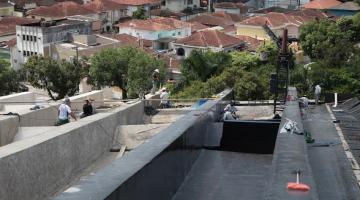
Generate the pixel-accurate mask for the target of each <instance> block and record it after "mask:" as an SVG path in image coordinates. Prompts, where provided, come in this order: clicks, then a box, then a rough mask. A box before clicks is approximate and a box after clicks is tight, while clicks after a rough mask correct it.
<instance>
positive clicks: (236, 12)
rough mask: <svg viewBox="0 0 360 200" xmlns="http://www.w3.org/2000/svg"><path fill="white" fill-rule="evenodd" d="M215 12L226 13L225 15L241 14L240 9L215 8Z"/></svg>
mask: <svg viewBox="0 0 360 200" xmlns="http://www.w3.org/2000/svg"><path fill="white" fill-rule="evenodd" d="M215 12H225V13H233V14H240V8H232V9H228V8H215Z"/></svg>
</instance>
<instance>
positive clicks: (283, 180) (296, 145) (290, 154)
mask: <svg viewBox="0 0 360 200" xmlns="http://www.w3.org/2000/svg"><path fill="white" fill-rule="evenodd" d="M288 95H289V96H291V97H292V99H293V100H291V101H287V102H286V107H285V110H284V112H283V116H282V120H281V123H280V128H279V132H278V135H277V138H276V143H275V150H274V154H273V161H272V166H271V172H270V180H269V182H268V185H267V187H266V190H267V191H266V193H265V195H266V196H265V199H266V200H279V199H286V200H293V199H312V200H315V199H318V194H317V190H316V185H315V181H314V177H313V174H312V171H311V167H310V163H309V158H308V151H307V147H306V142H305V139H304V136H303V135H297V134H287V133H280V129H281V127H283V125H284V124H285V123H286V119H290V120H292V121H295V122H296V123H297V125H298V128H299V129H300V131H301V132H302V131H303V130H304V129H303V123H302V119H301V115H300V108H299V102H298V100H297V92H296V88H292V87H291V88H289V91H288ZM298 169H300V170H301V175H300V181H301V182H302V183H305V184H307V185H309V186H310V187H311V190H310V191H309V192H302V193H296V192H295V193H293V192H289V191H288V190H287V188H286V187H287V183H288V182H295V181H296V175H295V174H294V173H293V172H294V171H295V170H298Z"/></svg>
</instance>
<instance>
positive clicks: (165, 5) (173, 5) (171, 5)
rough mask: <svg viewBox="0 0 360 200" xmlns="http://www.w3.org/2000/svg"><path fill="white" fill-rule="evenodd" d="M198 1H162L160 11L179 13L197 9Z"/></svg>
mask: <svg viewBox="0 0 360 200" xmlns="http://www.w3.org/2000/svg"><path fill="white" fill-rule="evenodd" d="M199 7H200V0H162V1H161V9H169V10H171V11H174V12H181V11H183V10H184V9H186V8H199Z"/></svg>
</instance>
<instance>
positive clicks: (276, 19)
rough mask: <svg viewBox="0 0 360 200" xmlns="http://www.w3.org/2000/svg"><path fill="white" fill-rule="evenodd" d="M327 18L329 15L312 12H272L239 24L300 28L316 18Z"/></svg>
mask: <svg viewBox="0 0 360 200" xmlns="http://www.w3.org/2000/svg"><path fill="white" fill-rule="evenodd" d="M325 17H327V15H325V14H324V13H322V12H318V11H311V10H302V11H294V12H289V13H276V12H270V13H267V14H266V15H261V16H255V17H250V18H248V19H246V20H244V21H242V22H240V23H239V24H242V25H251V26H262V25H265V24H267V25H268V26H270V27H278V26H282V25H285V24H293V25H296V26H300V25H301V24H303V23H305V22H308V21H311V20H314V19H316V18H318V19H321V18H325Z"/></svg>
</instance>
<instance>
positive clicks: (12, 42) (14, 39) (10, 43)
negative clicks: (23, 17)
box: [5, 38, 16, 48]
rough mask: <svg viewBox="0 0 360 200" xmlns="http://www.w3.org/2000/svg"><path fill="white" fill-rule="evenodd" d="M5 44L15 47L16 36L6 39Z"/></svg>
mask: <svg viewBox="0 0 360 200" xmlns="http://www.w3.org/2000/svg"><path fill="white" fill-rule="evenodd" d="M5 44H6V45H7V46H8V47H10V48H11V47H14V46H15V45H16V38H13V39H11V40H9V41H6V42H5Z"/></svg>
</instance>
